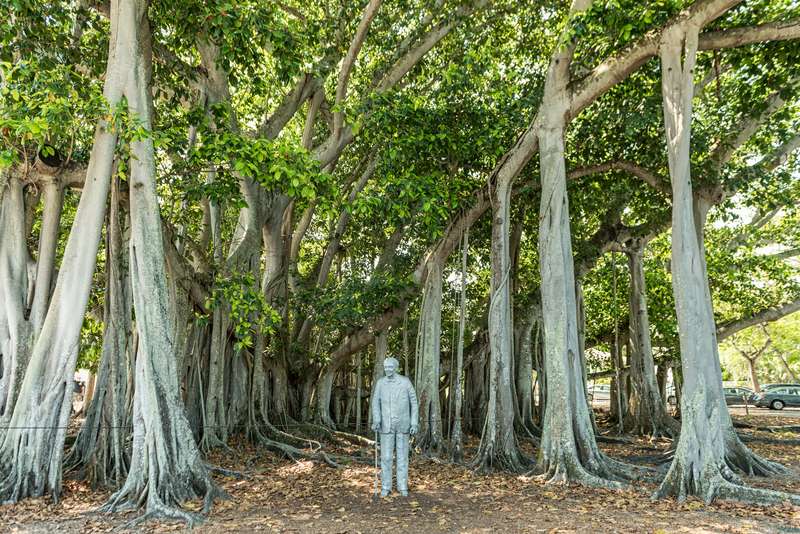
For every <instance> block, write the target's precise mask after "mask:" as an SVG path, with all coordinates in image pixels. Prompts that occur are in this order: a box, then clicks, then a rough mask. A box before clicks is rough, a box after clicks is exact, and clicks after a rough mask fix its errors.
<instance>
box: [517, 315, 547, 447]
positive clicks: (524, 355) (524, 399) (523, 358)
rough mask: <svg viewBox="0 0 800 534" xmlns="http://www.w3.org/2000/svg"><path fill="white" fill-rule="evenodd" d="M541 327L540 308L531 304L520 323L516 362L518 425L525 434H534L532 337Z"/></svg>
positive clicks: (534, 348)
mask: <svg viewBox="0 0 800 534" xmlns="http://www.w3.org/2000/svg"><path fill="white" fill-rule="evenodd" d="M540 325H541V308H540V305H539V302H534V303H533V304H531V306H530V308H529V309H528V311H527V313H526V314H525V316H524V319H523V321H522V326H521V328H520V340H519V348H520V350H519V357H518V361H517V377H516V380H517V388H516V389H517V402H518V404H519V413H520V421H519V424H521V425H522V427H523V428H524V429H525V430H526V431H527V432H535V431H537V429H536V424H535V423H534V422H533V352H534V350H536V349H538V347H534V335H536V336H538V333H539V328H540Z"/></svg>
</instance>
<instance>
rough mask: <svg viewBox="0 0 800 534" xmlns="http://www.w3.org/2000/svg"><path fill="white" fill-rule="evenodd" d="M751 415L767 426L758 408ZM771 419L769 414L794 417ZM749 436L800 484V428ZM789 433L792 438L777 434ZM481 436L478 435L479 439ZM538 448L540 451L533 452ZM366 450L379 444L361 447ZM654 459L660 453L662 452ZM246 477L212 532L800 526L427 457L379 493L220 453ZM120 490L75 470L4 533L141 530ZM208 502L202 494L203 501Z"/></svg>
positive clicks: (623, 452)
mask: <svg viewBox="0 0 800 534" xmlns="http://www.w3.org/2000/svg"><path fill="white" fill-rule="evenodd" d="M737 420H738V421H740V422H749V423H752V424H759V425H763V424H765V423H764V420H763V419H758V418H743V417H738V418H737ZM793 423H794V421H791V420H789V419H787V420H785V421H782V420H776V419H772V418H770V420H769V424H771V425H780V424H787V425H789V424H793ZM742 435H743V436H744V438H745V440H746V441H747V442H748V444H749V445H750V446H751V447H753V448H754V449H755V450H757V451H758V452H759V453H762V454H764V455H765V456H767V457H768V458H771V459H774V460H778V461H781V462H783V463H785V464H787V465H789V466H791V468H792V469H793V470H794V472H795V473H796V474H797V475H798V476H797V477H794V478H788V479H780V480H775V479H771V480H757V479H750V480H748V483H751V484H753V485H755V486H759V487H768V488H773V489H777V490H784V491H791V492H795V493H800V433H798V432H774V431H756V430H752V429H743V430H742ZM775 439H780V440H781V441H780V442H774V441H772V440H775ZM471 445H473V446H474V445H475V443H474V442H473V443H471ZM602 446H603V448H604V449H605V450H606V451H607V452H608V453H609V454H611V455H613V456H615V457H619V458H628V459H629V460H630V461H637V462H642V461H643V460H644V459H646V458H647V457H652V456H654V455H657V454H658V453H659V452H661V451H663V450H665V449H666V448H667V446H668V442H655V443H651V442H649V441H647V440H639V441H635V442H632V443H625V444H617V443H614V444H602ZM526 449H528V452H530V453H532V452H533V451H532V450H531V449H529V448H528V447H527V446H526ZM350 452H351V453H355V454H362V455H364V456H365V457H366V456H367V455H368V454H371V453H372V451H371V450H369V449H367V448H363V449H361V450H360V451H359V450H356V449H350ZM651 460H652V459H651ZM211 461H212V462H214V463H215V464H216V465H220V466H222V467H225V468H229V469H233V470H237V471H238V472H240V473H242V474H243V475H244V477H245V478H241V479H235V478H226V477H217V480H218V482H219V484H220V485H221V486H223V487H224V488H225V490H226V491H227V492H228V493H229V494H230V496H231V499H230V500H226V501H221V502H218V503H217V504H216V505H215V507H214V509H213V511H212V513H211V514H210V516H209V517H208V518H207V520H206V521H205V523H204V524H202V525H200V526H199V527H196V528H195V531H197V532H203V533H206V532H207V533H223V532H225V533H233V532H257V531H266V532H333V533H364V532H376V531H383V532H400V531H410V532H423V533H428V532H467V533H478V532H495V531H500V532H647V533H668V532H670V533H671V532H741V533H745V532H748V533H749V532H767V533H773V532H774V533H779V532H781V533H784V532H786V533H788V532H797V533H800V507H795V506H791V505H782V506H773V507H758V506H745V505H741V504H736V503H730V502H725V503H714V504H711V505H705V504H704V503H703V502H701V501H698V500H689V501H687V502H685V503H682V504H679V503H677V502H676V501H674V500H662V501H656V502H653V501H651V499H650V494H651V493H652V491H653V489H654V488H655V486H653V485H647V484H638V485H636V486H635V487H633V488H632V489H630V490H628V491H604V490H597V489H589V488H582V487H577V486H570V487H565V486H560V485H547V484H545V483H544V482H543V481H541V480H539V479H537V478H536V477H534V476H516V475H510V474H495V475H489V476H482V475H477V474H475V473H473V472H472V471H470V470H469V469H468V468H465V467H460V466H453V465H449V464H446V463H441V462H436V461H433V460H430V459H425V458H421V457H419V456H417V457H414V458H413V459H412V464H411V488H410V490H411V495H410V496H409V497H407V498H403V497H400V496H398V495H396V494H395V495H393V496H392V497H390V498H387V499H378V500H373V499H372V497H371V492H372V489H373V487H374V481H375V478H374V477H375V469H374V468H373V467H371V466H370V465H363V464H357V463H354V464H351V465H348V466H344V467H342V468H339V469H334V468H330V467H325V466H321V465H315V464H313V463H311V462H307V461H300V462H292V461H288V460H282V459H278V458H276V457H274V456H273V455H271V454H267V453H262V452H259V451H256V450H254V449H251V448H246V447H239V448H237V449H235V450H234V452H231V453H226V454H217V455H215V456H213V457H212V458H211ZM107 496H108V493H103V492H97V491H93V490H91V488H89V487H88V486H86V485H85V484H83V483H79V482H76V481H70V480H67V481H66V482H65V492H64V496H63V499H62V500H61V502H60V503H59V504H57V505H53V504H52V503H50V501H49V500H48V499H35V500H28V501H25V502H23V503H20V504H16V505H7V506H0V532H12V533H17V532H34V533H48V534H49V533H53V532H109V531H111V530H114V529H116V530H118V531H119V530H121V531H124V532H129V531H130V530H129V529H125V528H124V525H125V524H126V523H127V522H128V521H130V520H131V519H133V518H134V517H136V514H135V513H133V512H131V513H129V514H114V515H104V514H98V513H96V512H95V511H94V510H95V509H96V508H97V507H98V506H99V505H100V504H101V503H102V502H103V500H104V498H106V497H107ZM196 506H197V507H199V504H197V505H196ZM135 530H136V531H146V532H174V531H184V530H187V529H186V527H185V525H183V524H180V523H173V522H149V523H146V524H144V525H142V526H140V527H138V529H135Z"/></svg>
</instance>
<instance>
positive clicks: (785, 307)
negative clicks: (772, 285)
mask: <svg viewBox="0 0 800 534" xmlns="http://www.w3.org/2000/svg"><path fill="white" fill-rule="evenodd" d="M798 310H800V298H798V299H795V300H793V301H791V302H787V303H786V304H782V305H780V306H776V307H774V308H767V309H765V310H761V311H759V312H757V313H754V314H752V315H750V316H748V317H743V318H741V319H737V320H735V321H729V322H727V323H724V324H722V325H720V326H718V327H717V341H722V340H724V339H725V338H728V337H730V336H732V335H733V334H735V333H736V332H739V331H740V330H744V329H745V328H748V327H751V326H755V325H758V324H763V323H770V322H773V321H777V320H778V319H781V318H782V317H785V316H787V315H789V314H792V313H794V312H796V311H798Z"/></svg>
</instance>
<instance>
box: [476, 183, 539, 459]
mask: <svg viewBox="0 0 800 534" xmlns="http://www.w3.org/2000/svg"><path fill="white" fill-rule="evenodd" d="M493 194H494V200H495V202H494V212H493V217H492V278H491V298H490V303H489V347H490V360H489V399H488V406H487V411H486V423H485V425H484V427H483V433H482V434H481V443H480V446H479V447H478V453H477V456H476V458H475V460H474V465H475V467H476V468H477V469H478V470H480V471H491V470H495V469H503V470H506V469H507V470H510V471H522V470H524V469H525V466H526V465H527V464H528V460H527V459H526V458H525V457H524V456H523V454H522V452H521V451H520V450H519V444H518V443H517V437H516V433H515V432H514V413H515V402H516V399H515V398H514V393H513V382H512V380H513V378H512V375H513V365H514V363H513V362H514V356H513V354H512V351H513V339H514V333H513V326H512V325H513V320H512V317H511V309H512V308H511V290H510V284H511V280H510V278H511V257H510V243H509V229H510V228H509V221H510V215H511V214H510V209H509V205H510V203H511V179H510V178H508V179H506V178H501V179H498V182H497V185H496V189H495V191H494V192H493Z"/></svg>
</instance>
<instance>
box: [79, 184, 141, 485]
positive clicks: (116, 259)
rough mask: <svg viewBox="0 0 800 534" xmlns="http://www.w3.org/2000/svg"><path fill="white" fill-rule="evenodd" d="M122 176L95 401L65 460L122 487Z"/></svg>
mask: <svg viewBox="0 0 800 534" xmlns="http://www.w3.org/2000/svg"><path fill="white" fill-rule="evenodd" d="M119 202H120V195H119V179H118V178H115V179H114V183H113V186H112V190H111V204H110V212H109V224H108V230H107V233H106V243H107V244H106V301H105V312H104V322H105V330H104V332H103V349H102V354H101V357H100V369H99V371H98V374H97V375H98V376H97V385H96V388H95V395H94V400H93V401H92V403H91V405H90V406H89V409H88V411H87V413H86V420H85V421H84V423H83V426H81V429H80V431H79V432H78V436H77V438H76V439H75V443H74V444H73V445H72V448H71V449H70V451H69V454H68V456H67V458H65V460H64V463H65V466H66V467H67V470H77V471H78V472H79V473H80V475H81V477H82V478H86V479H87V480H89V481H90V482H91V484H92V485H93V486H112V487H119V486H121V485H122V483H123V482H124V481H125V477H126V476H127V474H128V466H129V465H130V454H129V451H128V450H127V445H126V443H127V440H128V438H129V437H130V426H131V423H132V420H131V411H130V410H129V409H128V408H129V407H130V406H129V399H130V396H131V393H132V392H131V391H130V390H129V388H128V381H129V379H130V378H131V377H130V374H131V370H132V365H131V363H132V362H131V360H130V356H131V347H130V344H131V328H132V327H131V307H132V306H133V302H132V300H131V289H130V276H129V272H128V251H127V247H128V244H129V238H130V235H129V223H128V221H127V217H126V216H125V215H124V214H123V213H122V212H121V210H120V204H119Z"/></svg>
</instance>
